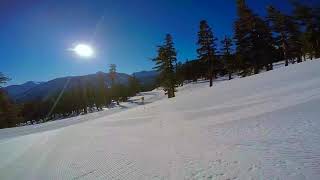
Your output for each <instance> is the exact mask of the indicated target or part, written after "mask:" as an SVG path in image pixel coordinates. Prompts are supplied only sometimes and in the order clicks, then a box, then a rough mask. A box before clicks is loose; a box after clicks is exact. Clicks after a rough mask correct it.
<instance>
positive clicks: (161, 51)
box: [152, 34, 177, 98]
mask: <svg viewBox="0 0 320 180" xmlns="http://www.w3.org/2000/svg"><path fill="white" fill-rule="evenodd" d="M157 51H158V55H157V57H156V58H154V59H152V60H153V61H154V62H155V64H156V66H155V67H154V69H156V70H157V71H158V72H159V73H160V75H159V81H160V85H161V86H162V87H163V88H164V90H165V92H166V94H167V95H168V98H172V97H175V91H176V86H177V82H176V76H175V68H174V64H175V63H176V61H177V58H176V56H177V53H176V50H175V48H174V43H173V40H172V36H171V35H170V34H167V35H166V38H165V43H164V44H163V45H161V46H158V50H157Z"/></svg>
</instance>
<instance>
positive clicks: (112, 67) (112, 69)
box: [109, 64, 117, 85]
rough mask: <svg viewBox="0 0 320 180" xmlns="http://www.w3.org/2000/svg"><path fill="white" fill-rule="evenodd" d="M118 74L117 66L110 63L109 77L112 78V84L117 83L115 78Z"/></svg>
mask: <svg viewBox="0 0 320 180" xmlns="http://www.w3.org/2000/svg"><path fill="white" fill-rule="evenodd" d="M116 75H117V66H116V65H115V64H110V65H109V77H110V79H111V85H114V84H115V79H116Z"/></svg>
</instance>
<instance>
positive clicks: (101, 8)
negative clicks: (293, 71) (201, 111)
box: [0, 0, 316, 85]
mask: <svg viewBox="0 0 320 180" xmlns="http://www.w3.org/2000/svg"><path fill="white" fill-rule="evenodd" d="M311 1H313V0H309V2H311ZM247 2H248V4H249V6H250V7H251V8H252V9H254V11H255V12H256V13H258V14H260V15H264V14H265V7H266V6H267V5H268V4H273V5H275V6H276V7H278V8H279V9H281V10H284V11H286V12H289V11H290V5H289V3H288V1H286V0H247ZM314 2H316V0H314ZM235 18H236V9H235V0H207V1H206V0H125V1H124V0H117V1H114V0H1V2H0V72H3V73H4V74H6V75H8V76H10V78H11V79H12V80H11V81H10V82H9V83H8V84H7V85H10V84H20V83H24V82H26V81H29V80H33V81H47V80H50V79H53V78H57V77H62V76H69V75H85V74H90V73H95V72H97V71H104V72H106V71H107V70H108V64H111V63H114V64H116V65H117V67H118V71H119V72H125V73H132V72H136V71H141V70H151V68H152V66H153V64H152V62H151V61H150V58H152V57H154V56H155V52H156V48H155V47H156V45H158V44H160V43H161V42H162V40H163V38H164V35H165V34H166V33H171V34H172V35H173V37H174V42H175V44H176V49H177V50H178V59H179V60H181V61H184V60H185V59H187V58H188V59H193V58H195V57H196V52H195V49H196V44H195V42H196V38H197V36H196V33H197V31H198V24H199V21H200V20H202V19H205V20H207V21H208V22H209V24H210V25H211V26H212V28H213V30H214V33H215V34H216V36H217V37H218V38H220V39H221V38H222V37H223V36H224V35H229V36H231V35H232V34H233V32H232V27H233V22H234V20H235ZM91 41H92V45H93V46H94V48H95V50H96V54H97V55H96V57H95V58H94V59H92V60H90V61H89V60H82V59H80V58H78V57H75V56H74V55H73V53H72V52H70V51H68V49H69V48H72V47H73V45H74V44H75V43H79V42H83V43H89V42H91Z"/></svg>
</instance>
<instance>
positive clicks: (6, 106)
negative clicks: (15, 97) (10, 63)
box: [0, 72, 21, 128]
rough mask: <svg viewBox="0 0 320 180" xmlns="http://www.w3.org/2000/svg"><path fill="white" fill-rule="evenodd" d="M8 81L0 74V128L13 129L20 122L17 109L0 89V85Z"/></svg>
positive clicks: (0, 88)
mask: <svg viewBox="0 0 320 180" xmlns="http://www.w3.org/2000/svg"><path fill="white" fill-rule="evenodd" d="M8 80H9V78H8V77H6V76H4V75H3V74H2V73H1V72H0V128H8V127H14V126H16V125H17V124H19V123H20V122H21V117H20V116H19V111H20V110H19V108H18V106H17V105H15V104H14V103H13V102H12V101H11V100H10V99H9V97H8V96H7V93H6V92H5V91H4V90H3V89H2V86H1V85H2V84H5V83H6V82H7V81H8Z"/></svg>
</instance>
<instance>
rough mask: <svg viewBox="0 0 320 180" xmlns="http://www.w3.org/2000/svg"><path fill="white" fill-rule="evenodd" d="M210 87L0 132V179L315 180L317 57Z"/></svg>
mask: <svg viewBox="0 0 320 180" xmlns="http://www.w3.org/2000/svg"><path fill="white" fill-rule="evenodd" d="M207 86H208V84H207V83H198V84H188V85H187V86H184V87H182V88H180V91H179V92H178V94H177V97H176V98H173V99H163V98H161V97H163V96H160V95H159V94H158V95H156V93H159V91H154V92H153V93H154V94H152V93H151V94H149V95H150V99H151V100H152V101H155V102H153V103H146V104H145V105H140V106H135V107H133V108H128V110H125V111H121V112H120V111H119V112H117V113H109V114H108V113H107V114H105V116H92V117H91V119H90V120H86V121H81V122H80V123H72V125H70V124H68V120H62V121H60V125H59V126H58V127H55V128H48V129H45V128H44V129H42V130H40V131H35V130H34V129H35V128H39V127H38V126H29V127H20V128H21V129H18V128H13V129H4V130H0V179H138V180H140V179H299V180H300V179H320V118H319V117H320V111H319V107H320V60H313V61H307V62H304V63H301V64H296V65H290V66H289V67H286V68H278V69H276V70H274V71H270V72H265V73H262V74H259V75H256V76H251V77H247V78H240V79H235V80H232V81H222V82H219V83H216V84H215V85H214V87H213V88H209V87H207ZM145 95H146V94H145ZM150 102H151V101H150ZM88 117H89V116H88ZM50 124H55V123H54V122H51V123H48V125H46V126H48V127H50V126H52V125H50ZM63 124H66V125H67V124H68V125H69V126H63ZM40 128H41V127H40ZM19 130H21V131H22V130H23V131H24V133H21V131H19Z"/></svg>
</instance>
